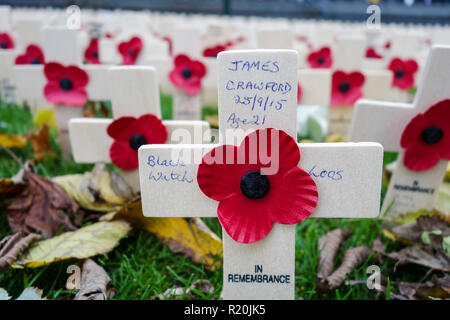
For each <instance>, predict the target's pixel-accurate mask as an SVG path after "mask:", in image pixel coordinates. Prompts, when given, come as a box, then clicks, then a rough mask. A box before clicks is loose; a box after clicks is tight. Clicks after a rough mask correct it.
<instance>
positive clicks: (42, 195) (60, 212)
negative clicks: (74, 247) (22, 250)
mask: <svg viewBox="0 0 450 320" xmlns="http://www.w3.org/2000/svg"><path fill="white" fill-rule="evenodd" d="M22 170H23V171H24V173H23V180H24V182H25V184H26V186H25V188H24V189H23V190H22V191H21V192H20V193H19V194H18V195H17V196H16V197H14V198H13V199H12V200H10V201H9V205H8V206H7V207H6V213H7V217H8V222H9V226H10V227H11V230H12V231H13V232H24V233H42V234H43V235H44V237H51V236H53V235H55V234H56V233H57V232H58V231H59V230H61V229H62V230H63V231H67V230H75V229H76V227H75V224H74V223H75V222H72V220H76V219H72V220H71V218H76V217H77V214H78V205H77V204H76V202H75V201H73V200H72V199H71V198H70V197H69V196H68V195H67V194H66V193H65V192H64V190H63V189H61V188H60V187H59V186H58V185H57V184H56V183H54V182H52V181H51V180H50V179H47V178H43V177H41V176H39V175H37V174H35V173H34V172H33V167H32V165H31V164H29V163H27V164H26V168H25V169H22Z"/></svg>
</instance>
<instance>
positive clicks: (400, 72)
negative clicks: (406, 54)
mask: <svg viewBox="0 0 450 320" xmlns="http://www.w3.org/2000/svg"><path fill="white" fill-rule="evenodd" d="M418 68H419V66H418V65H417V62H416V61H414V60H413V59H409V60H402V59H400V58H393V59H392V60H391V63H389V67H388V69H389V70H391V71H392V73H393V74H394V77H393V79H392V86H393V87H397V88H399V89H401V90H409V89H411V88H412V87H413V86H414V74H415V73H416V72H417V69H418Z"/></svg>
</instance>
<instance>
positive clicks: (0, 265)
mask: <svg viewBox="0 0 450 320" xmlns="http://www.w3.org/2000/svg"><path fill="white" fill-rule="evenodd" d="M40 238H41V237H40V236H39V235H37V234H34V233H32V234H29V235H27V236H24V235H23V234H21V233H19V232H18V233H15V234H13V235H10V236H6V237H4V238H3V239H2V241H0V273H1V272H2V271H3V270H4V269H6V268H8V267H9V266H10V265H11V264H12V263H13V262H14V261H15V260H16V258H17V256H18V255H19V254H20V253H21V252H23V251H24V250H25V249H26V248H28V247H29V246H30V245H31V243H32V242H33V241H35V240H38V239H40Z"/></svg>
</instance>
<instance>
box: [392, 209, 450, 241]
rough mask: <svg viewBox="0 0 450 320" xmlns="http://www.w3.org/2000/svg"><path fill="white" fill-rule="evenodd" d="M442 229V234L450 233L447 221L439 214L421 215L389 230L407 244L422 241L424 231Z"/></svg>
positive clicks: (444, 235)
mask: <svg viewBox="0 0 450 320" xmlns="http://www.w3.org/2000/svg"><path fill="white" fill-rule="evenodd" d="M436 230H440V231H441V232H442V236H443V237H446V236H448V235H450V228H449V227H448V225H447V223H446V222H445V221H444V220H442V219H440V218H439V217H438V216H420V217H418V218H417V220H415V221H414V222H411V223H407V224H404V225H401V226H396V227H394V228H392V229H391V230H389V231H390V232H391V233H392V234H393V235H394V236H395V238H396V239H397V240H399V241H403V242H405V243H407V244H412V243H421V242H422V240H421V239H422V234H423V232H424V231H436Z"/></svg>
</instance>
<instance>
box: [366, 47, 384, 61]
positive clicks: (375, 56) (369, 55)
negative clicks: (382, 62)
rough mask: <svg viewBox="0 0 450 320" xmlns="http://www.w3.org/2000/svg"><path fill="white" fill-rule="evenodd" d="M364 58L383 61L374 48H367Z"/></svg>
mask: <svg viewBox="0 0 450 320" xmlns="http://www.w3.org/2000/svg"><path fill="white" fill-rule="evenodd" d="M366 58H372V59H383V56H382V55H381V54H379V53H378V52H376V51H375V48H373V47H369V48H367V50H366Z"/></svg>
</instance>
